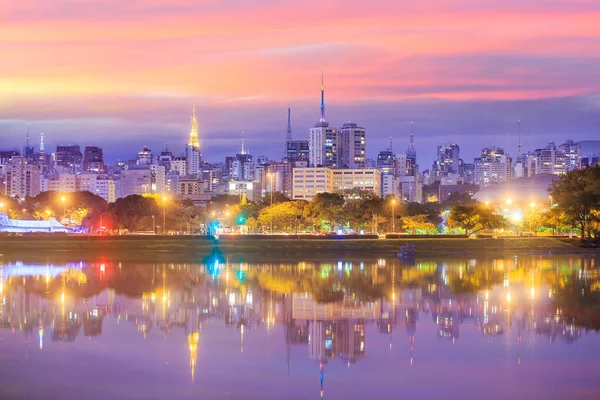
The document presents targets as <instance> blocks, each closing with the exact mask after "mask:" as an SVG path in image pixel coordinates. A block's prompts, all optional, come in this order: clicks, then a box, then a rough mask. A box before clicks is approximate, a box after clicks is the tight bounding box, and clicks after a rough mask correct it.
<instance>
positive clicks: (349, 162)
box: [337, 122, 367, 168]
mask: <svg viewBox="0 0 600 400" xmlns="http://www.w3.org/2000/svg"><path fill="white" fill-rule="evenodd" d="M337 135H338V146H339V149H338V162H337V164H338V166H339V167H346V166H347V167H350V168H365V167H366V151H367V144H366V136H367V130H366V129H365V128H361V127H360V126H358V125H357V124H355V123H353V122H348V123H345V124H344V125H343V126H342V127H341V128H339V129H338V131H337Z"/></svg>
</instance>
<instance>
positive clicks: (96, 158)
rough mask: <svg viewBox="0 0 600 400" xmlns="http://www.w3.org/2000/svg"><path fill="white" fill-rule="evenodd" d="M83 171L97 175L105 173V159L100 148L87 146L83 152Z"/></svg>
mask: <svg viewBox="0 0 600 400" xmlns="http://www.w3.org/2000/svg"><path fill="white" fill-rule="evenodd" d="M83 170H84V171H88V172H96V173H100V172H103V171H104V157H103V156H102V149H101V148H100V147H97V146H86V148H85V150H84V151H83Z"/></svg>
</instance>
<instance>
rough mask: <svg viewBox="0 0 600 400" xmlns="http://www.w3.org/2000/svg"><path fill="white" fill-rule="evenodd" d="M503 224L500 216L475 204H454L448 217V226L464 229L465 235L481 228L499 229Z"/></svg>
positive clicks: (504, 223)
mask: <svg viewBox="0 0 600 400" xmlns="http://www.w3.org/2000/svg"><path fill="white" fill-rule="evenodd" d="M505 225H506V222H505V221H504V218H503V217H502V216H500V215H496V214H494V213H492V212H491V211H490V210H488V209H487V208H484V207H480V206H477V205H471V206H454V207H452V209H451V210H450V215H449V217H448V226H449V227H450V228H461V229H464V230H465V235H466V236H467V237H468V236H470V235H472V234H474V233H477V232H479V231H481V230H483V229H500V228H503V227H504V226H505Z"/></svg>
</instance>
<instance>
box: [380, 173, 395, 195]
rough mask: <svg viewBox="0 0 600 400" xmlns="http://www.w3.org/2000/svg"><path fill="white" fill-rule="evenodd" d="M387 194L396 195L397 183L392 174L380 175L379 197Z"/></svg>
mask: <svg viewBox="0 0 600 400" xmlns="http://www.w3.org/2000/svg"><path fill="white" fill-rule="evenodd" d="M389 195H395V196H396V197H398V184H397V180H396V177H395V176H394V175H389V174H384V175H381V197H383V198H385V197H387V196H389Z"/></svg>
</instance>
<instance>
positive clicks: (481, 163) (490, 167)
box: [474, 146, 512, 187]
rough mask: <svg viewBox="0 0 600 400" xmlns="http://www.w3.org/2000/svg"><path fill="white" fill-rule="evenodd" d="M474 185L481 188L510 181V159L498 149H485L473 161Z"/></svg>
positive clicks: (493, 147)
mask: <svg viewBox="0 0 600 400" xmlns="http://www.w3.org/2000/svg"><path fill="white" fill-rule="evenodd" d="M474 164H475V171H474V172H475V173H474V180H475V184H476V185H478V186H481V187H485V186H489V185H492V184H495V183H499V182H506V181H509V180H510V179H512V159H511V158H510V157H509V156H508V155H506V154H505V153H504V150H503V149H501V148H499V147H495V146H492V147H486V148H484V149H483V150H482V151H481V156H479V157H477V158H476V159H475V162H474Z"/></svg>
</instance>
